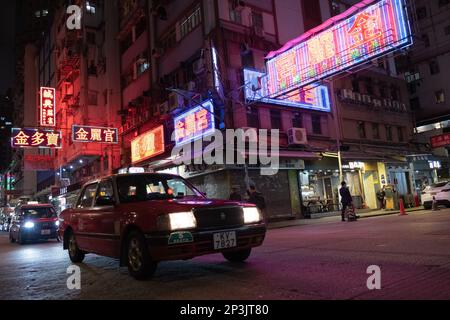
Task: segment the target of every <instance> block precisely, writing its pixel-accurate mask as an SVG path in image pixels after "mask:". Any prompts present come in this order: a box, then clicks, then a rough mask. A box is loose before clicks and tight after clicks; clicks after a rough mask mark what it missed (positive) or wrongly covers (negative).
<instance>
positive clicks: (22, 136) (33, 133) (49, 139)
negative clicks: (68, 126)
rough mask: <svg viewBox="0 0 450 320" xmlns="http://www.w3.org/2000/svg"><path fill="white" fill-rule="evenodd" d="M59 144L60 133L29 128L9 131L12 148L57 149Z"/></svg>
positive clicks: (60, 140) (60, 141) (60, 142)
mask: <svg viewBox="0 0 450 320" xmlns="http://www.w3.org/2000/svg"><path fill="white" fill-rule="evenodd" d="M61 144H62V133H61V131H55V130H47V129H30V128H26V129H19V128H13V129H12V130H11V146H12V147H13V148H50V149H59V148H61Z"/></svg>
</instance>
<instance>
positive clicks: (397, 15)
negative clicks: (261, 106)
mask: <svg viewBox="0 0 450 320" xmlns="http://www.w3.org/2000/svg"><path fill="white" fill-rule="evenodd" d="M411 44H412V35H411V29H410V26H409V22H408V14H407V11H406V4H405V0H381V1H372V0H364V1H362V2H361V3H359V4H357V5H355V6H353V7H352V8H350V9H349V10H347V11H346V12H344V13H342V14H341V15H339V16H336V17H333V18H331V19H330V20H328V21H326V22H324V23H323V24H322V25H320V26H318V27H317V28H315V29H312V30H310V31H309V32H307V33H306V34H304V35H302V36H300V37H299V38H297V39H294V40H292V41H290V42H288V43H287V44H286V45H285V46H284V47H282V48H281V49H280V50H278V51H274V52H271V53H270V54H269V55H268V56H267V58H268V59H270V60H269V61H268V62H267V73H268V86H269V89H268V91H269V95H270V97H271V98H276V97H280V96H283V95H284V94H286V93H288V92H290V91H292V90H293V89H295V88H301V87H305V86H307V85H310V84H313V83H316V82H318V81H320V80H323V79H325V78H327V77H329V76H331V75H334V74H337V73H339V72H342V71H343V70H347V69H350V68H353V67H356V66H358V65H360V64H363V63H366V62H368V61H370V60H372V59H375V58H377V57H380V56H382V55H385V54H387V53H389V52H392V51H394V50H398V49H401V48H404V47H407V46H409V45H411Z"/></svg>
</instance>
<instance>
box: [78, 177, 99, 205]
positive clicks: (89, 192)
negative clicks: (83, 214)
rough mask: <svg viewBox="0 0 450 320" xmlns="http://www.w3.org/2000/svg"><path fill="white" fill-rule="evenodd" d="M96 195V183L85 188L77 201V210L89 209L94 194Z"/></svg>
mask: <svg viewBox="0 0 450 320" xmlns="http://www.w3.org/2000/svg"><path fill="white" fill-rule="evenodd" d="M96 193H97V183H94V184H91V185H89V186H87V187H86V188H85V189H84V191H83V193H82V195H81V198H80V200H79V203H78V206H77V207H78V208H90V207H92V204H93V202H94V198H95V194H96Z"/></svg>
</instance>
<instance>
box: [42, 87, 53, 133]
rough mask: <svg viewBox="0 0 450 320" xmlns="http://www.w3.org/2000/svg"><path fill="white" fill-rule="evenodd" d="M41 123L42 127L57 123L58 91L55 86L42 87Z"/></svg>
mask: <svg viewBox="0 0 450 320" xmlns="http://www.w3.org/2000/svg"><path fill="white" fill-rule="evenodd" d="M40 99H41V106H40V123H41V126H42V127H54V126H55V125H56V108H55V104H56V91H55V88H45V87H42V88H41V97H40Z"/></svg>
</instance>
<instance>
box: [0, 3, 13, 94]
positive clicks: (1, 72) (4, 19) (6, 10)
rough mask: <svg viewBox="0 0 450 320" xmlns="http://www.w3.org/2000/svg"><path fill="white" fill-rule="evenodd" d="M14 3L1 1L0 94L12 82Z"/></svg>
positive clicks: (10, 85)
mask: <svg viewBox="0 0 450 320" xmlns="http://www.w3.org/2000/svg"><path fill="white" fill-rule="evenodd" d="M14 32H15V1H12V0H6V1H2V8H1V10H0V94H4V93H5V92H6V90H7V89H8V88H10V87H12V85H13V81H14V66H15V60H14V36H15V35H14Z"/></svg>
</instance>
